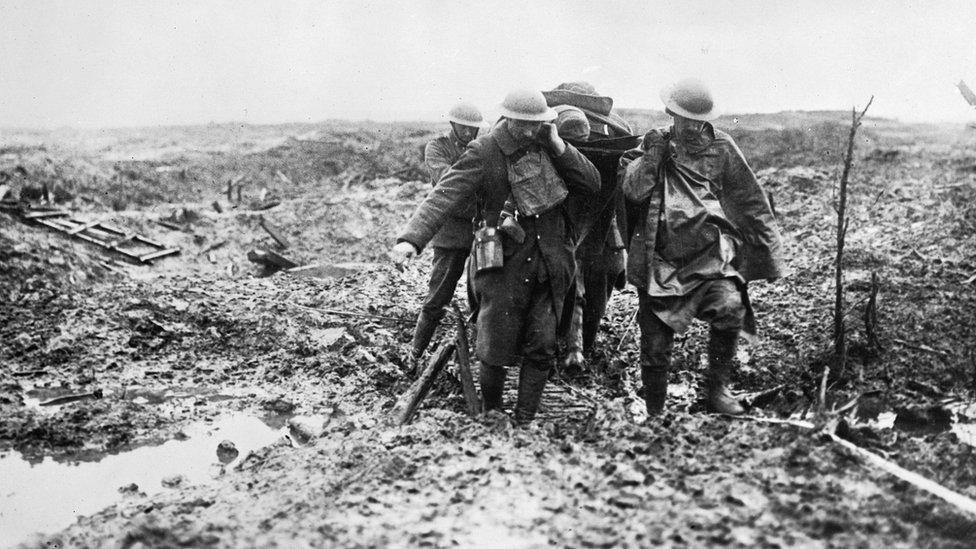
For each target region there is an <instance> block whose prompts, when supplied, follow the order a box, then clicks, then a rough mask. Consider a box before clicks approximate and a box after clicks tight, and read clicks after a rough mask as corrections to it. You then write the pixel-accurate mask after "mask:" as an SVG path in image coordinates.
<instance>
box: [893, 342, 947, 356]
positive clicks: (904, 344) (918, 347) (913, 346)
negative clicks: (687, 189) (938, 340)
mask: <svg viewBox="0 0 976 549" xmlns="http://www.w3.org/2000/svg"><path fill="white" fill-rule="evenodd" d="M892 341H894V342H895V343H897V344H899V345H901V346H902V347H908V348H909V349H915V350H916V351H922V352H925V353H932V354H935V355H941V356H949V353H947V352H945V351H940V350H939V349H933V348H932V347H929V346H928V345H923V344H915V343H909V342H907V341H905V340H904V339H897V338H894V339H892Z"/></svg>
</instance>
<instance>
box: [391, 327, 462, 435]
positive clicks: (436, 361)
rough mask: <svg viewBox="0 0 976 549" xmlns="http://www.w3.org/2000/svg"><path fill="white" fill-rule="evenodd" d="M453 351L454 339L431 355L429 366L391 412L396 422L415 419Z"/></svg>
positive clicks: (404, 422)
mask: <svg viewBox="0 0 976 549" xmlns="http://www.w3.org/2000/svg"><path fill="white" fill-rule="evenodd" d="M453 353H454V342H453V341H451V342H446V343H442V344H441V346H440V347H439V348H438V349H437V352H436V353H434V356H433V357H431V359H430V362H428V363H427V367H426V368H424V370H423V371H422V372H421V373H420V376H419V377H418V378H417V381H414V382H413V385H411V386H410V388H409V389H407V392H406V393H404V394H403V396H401V397H400V399H399V400H397V403H396V405H395V406H393V411H392V412H391V413H392V417H393V422H394V424H396V425H404V424H406V423H409V422H410V420H411V419H413V416H414V414H415V413H417V408H418V407H420V403H421V402H423V400H424V398H425V397H426V396H427V393H429V392H430V388H431V387H433V385H434V380H435V379H436V378H437V374H439V373H440V372H441V370H443V369H444V366H445V365H446V364H447V362H448V360H449V359H450V358H451V355H452V354H453Z"/></svg>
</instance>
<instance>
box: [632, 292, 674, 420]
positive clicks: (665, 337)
mask: <svg viewBox="0 0 976 549" xmlns="http://www.w3.org/2000/svg"><path fill="white" fill-rule="evenodd" d="M639 316H640V318H639V321H640V322H641V354H640V368H641V380H642V381H643V383H644V404H645V405H646V406H647V415H649V416H656V415H659V414H661V412H663V411H664V402H665V400H666V399H667V395H668V370H669V369H670V368H671V353H672V348H673V346H674V331H673V330H672V329H671V328H670V327H669V326H668V325H667V324H664V323H663V322H661V321H660V320H659V319H658V318H657V317H656V316H654V314H653V313H650V312H649V311H647V310H646V309H645V311H644V314H643V315H639Z"/></svg>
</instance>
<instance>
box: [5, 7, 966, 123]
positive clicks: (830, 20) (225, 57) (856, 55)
mask: <svg viewBox="0 0 976 549" xmlns="http://www.w3.org/2000/svg"><path fill="white" fill-rule="evenodd" d="M974 23H976V2H973V1H960V2H933V1H926V2H892V1H889V2H863V1H859V2H825V1H822V0H821V1H809V2H782V1H767V2H756V1H737V2H727V3H726V2H714V1H711V2H706V1H701V2H699V1H688V0H685V1H681V2H653V3H652V2H612V1H611V2H608V1H604V0H588V1H585V2H584V1H573V0H561V1H547V2H540V1H534V0H533V1H530V0H518V1H511V2H509V1H492V0H482V1H480V2H457V1H446V0H445V1H434V0H426V1H411V2H391V1H385V2H351V1H350V2H337V1H315V2H312V1H309V2H299V1H289V2H263V1H247V0H235V1H227V2H222V1H200V0H197V1H167V2H111V1H99V0H86V1H84V2H69V1H64V2H46V1H38V0H25V1H10V0H0V126H8V127H10V126H62V125H68V126H130V125H154V124H186V123H207V122H211V121H215V122H226V121H243V122H250V123H268V122H290V121H319V120H323V119H326V118H352V119H362V118H372V119H378V120H391V119H394V120H396V119H401V120H410V119H421V118H423V119H437V117H438V116H439V115H440V114H441V113H442V112H443V111H444V110H446V109H447V108H448V107H450V105H451V104H452V103H453V102H455V101H457V100H458V99H460V98H463V99H466V100H469V101H472V102H474V103H476V104H478V105H479V106H482V108H483V109H484V110H485V111H486V113H492V112H495V111H494V109H495V106H496V105H497V103H498V102H499V101H500V100H501V98H502V97H503V96H504V94H505V93H506V92H507V91H508V90H509V89H511V88H513V87H533V88H537V89H548V88H551V87H554V86H555V84H558V83H559V82H562V81H567V80H579V79H584V80H588V81H590V82H591V83H593V84H594V85H596V87H597V89H598V90H599V91H600V92H601V93H604V94H606V95H610V96H612V97H613V98H614V99H615V103H616V105H617V106H621V107H647V108H654V109H659V108H660V101H659V99H658V90H659V89H660V88H661V86H663V85H664V84H666V83H667V82H669V81H671V80H673V79H677V78H681V77H684V76H698V77H701V78H703V79H704V80H706V81H707V82H709V83H710V84H711V85H712V87H713V89H714V91H715V94H716V96H717V101H718V102H719V104H720V106H721V107H722V110H723V111H726V112H774V111H780V110H809V109H832V110H833V109H849V108H850V107H851V106H852V105H855V104H857V105H863V104H864V103H865V102H866V101H867V98H868V97H869V96H870V95H871V94H874V95H875V96H876V99H875V103H874V106H873V107H872V113H873V114H875V115H879V116H891V117H898V118H902V119H906V120H953V119H954V120H960V121H962V120H974V119H976V110H974V109H973V108H972V107H969V106H968V105H967V104H966V103H965V102H964V101H963V99H962V97H961V96H960V94H959V92H958V91H957V90H956V89H955V83H956V82H958V81H959V80H960V79H966V80H967V81H969V83H970V85H972V86H973V87H976V24H974Z"/></svg>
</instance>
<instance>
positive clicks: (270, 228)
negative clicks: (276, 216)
mask: <svg viewBox="0 0 976 549" xmlns="http://www.w3.org/2000/svg"><path fill="white" fill-rule="evenodd" d="M258 223H259V224H260V225H261V228H262V229H264V231H265V232H266V233H268V234H269V235H271V238H273V239H274V240H275V242H277V243H278V245H279V246H281V247H282V248H284V249H287V248H288V247H289V246H290V244H289V243H288V239H286V238H285V237H284V235H282V234H281V229H279V228H278V227H275V226H274V225H273V224H271V222H270V221H268V220H267V219H265V218H264V216H263V215H262V216H258Z"/></svg>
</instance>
